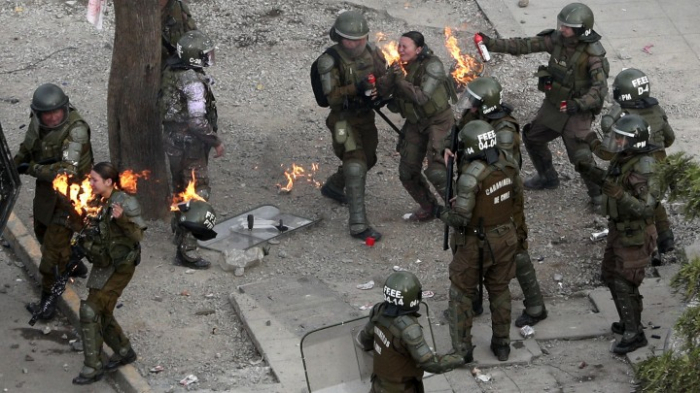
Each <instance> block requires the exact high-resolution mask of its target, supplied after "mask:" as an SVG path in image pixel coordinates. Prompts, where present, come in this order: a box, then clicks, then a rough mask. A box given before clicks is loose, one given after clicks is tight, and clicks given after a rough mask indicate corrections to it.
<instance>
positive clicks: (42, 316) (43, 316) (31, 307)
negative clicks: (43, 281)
mask: <svg viewBox="0 0 700 393" xmlns="http://www.w3.org/2000/svg"><path fill="white" fill-rule="evenodd" d="M49 296H51V295H50V294H48V293H45V292H42V293H41V300H40V301H39V302H36V303H28V304H27V305H26V306H25V307H26V309H27V311H29V312H30V313H31V314H32V315H34V314H35V313H37V312H39V317H38V319H39V320H40V321H50V320H52V319H53V317H54V316H55V315H56V302H53V303H51V304H49V305H48V307H46V310H45V311H44V312H40V311H41V310H42V309H43V308H44V305H45V304H46V302H47V301H48V300H49Z"/></svg>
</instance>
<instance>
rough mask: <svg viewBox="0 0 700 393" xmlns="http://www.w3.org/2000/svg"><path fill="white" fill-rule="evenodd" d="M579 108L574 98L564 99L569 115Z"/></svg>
mask: <svg viewBox="0 0 700 393" xmlns="http://www.w3.org/2000/svg"><path fill="white" fill-rule="evenodd" d="M580 109H581V108H579V106H578V104H577V103H576V101H574V100H567V101H566V113H567V114H569V115H573V114H574V113H576V112H578V111H579V110H580Z"/></svg>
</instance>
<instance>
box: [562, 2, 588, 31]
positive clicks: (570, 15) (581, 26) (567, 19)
mask: <svg viewBox="0 0 700 393" xmlns="http://www.w3.org/2000/svg"><path fill="white" fill-rule="evenodd" d="M561 26H567V27H571V28H572V29H573V30H574V34H576V36H577V37H587V36H588V35H590V34H591V33H592V32H593V11H591V9H590V8H589V7H588V6H587V5H585V4H583V3H571V4H569V5H567V6H566V7H564V8H562V10H561V11H560V12H559V15H557V30H558V29H559V28H560V27H561Z"/></svg>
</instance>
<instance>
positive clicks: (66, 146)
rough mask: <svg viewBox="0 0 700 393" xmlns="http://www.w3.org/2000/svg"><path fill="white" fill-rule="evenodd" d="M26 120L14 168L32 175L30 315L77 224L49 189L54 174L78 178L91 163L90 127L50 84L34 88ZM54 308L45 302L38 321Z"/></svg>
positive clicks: (82, 271) (81, 272) (82, 269)
mask: <svg viewBox="0 0 700 393" xmlns="http://www.w3.org/2000/svg"><path fill="white" fill-rule="evenodd" d="M31 109H32V113H31V116H30V117H31V119H30V121H29V128H28V129H27V134H26V135H25V137H24V141H23V142H22V143H21V144H20V146H19V151H18V152H17V154H16V155H15V157H14V162H15V165H16V166H17V171H18V172H19V173H20V174H27V175H30V176H32V177H35V178H36V188H35V190H36V191H35V193H34V207H33V210H32V212H33V215H34V234H35V235H36V238H37V240H38V241H39V244H41V264H40V265H39V272H40V273H41V301H40V302H39V303H30V304H28V305H27V310H29V312H31V313H32V314H34V313H35V311H38V310H41V309H43V308H44V305H45V303H46V301H47V299H48V298H49V295H50V294H51V287H53V285H54V282H55V281H56V280H55V277H56V268H58V274H59V275H60V274H63V272H64V270H65V268H66V265H67V264H68V261H69V259H70V256H71V250H70V240H71V237H72V236H73V231H74V230H75V229H77V228H78V226H79V224H80V222H79V221H80V220H79V218H78V217H77V216H76V215H75V213H74V211H73V206H72V205H71V203H70V201H68V200H67V199H66V198H65V197H62V196H60V195H59V194H58V192H57V191H55V190H54V189H53V185H52V182H53V180H54V178H55V177H56V176H57V175H58V174H59V173H66V174H69V175H70V176H71V179H72V180H74V181H76V182H78V183H79V182H81V181H82V180H83V179H84V178H85V177H86V176H87V175H88V173H90V168H91V167H92V163H93V155H92V146H91V144H90V126H89V125H88V124H87V123H86V122H85V120H83V118H82V117H81V116H80V114H79V113H78V111H77V110H76V109H75V108H74V107H73V105H71V104H70V101H69V99H68V96H67V95H66V94H65V93H64V92H63V90H62V89H61V88H60V87H58V86H56V85H54V84H51V83H46V84H43V85H41V86H39V87H38V88H37V89H36V90H35V91H34V96H33V97H32V103H31ZM87 273H88V269H87V267H86V266H85V264H83V263H82V262H80V263H79V264H78V267H77V268H76V269H75V270H74V271H73V273H72V274H71V275H72V276H81V277H84V276H86V275H87ZM55 311H56V306H55V303H53V304H51V305H49V307H48V308H46V310H45V311H44V312H43V313H40V314H39V319H41V320H49V319H51V318H53V316H54V314H55Z"/></svg>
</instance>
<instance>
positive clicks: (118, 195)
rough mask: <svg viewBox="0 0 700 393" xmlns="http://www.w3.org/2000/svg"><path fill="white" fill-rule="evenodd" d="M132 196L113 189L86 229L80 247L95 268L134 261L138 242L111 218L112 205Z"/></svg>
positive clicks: (121, 202) (136, 255) (137, 250)
mask: <svg viewBox="0 0 700 393" xmlns="http://www.w3.org/2000/svg"><path fill="white" fill-rule="evenodd" d="M128 198H133V197H132V196H130V195H128V194H126V193H125V192H123V191H118V190H114V192H113V193H112V195H111V196H110V198H109V199H108V200H107V201H104V202H102V208H101V209H100V212H99V213H98V214H97V218H96V219H95V222H94V223H92V224H91V225H92V226H91V228H88V229H86V233H85V237H84V238H83V239H82V240H81V247H82V248H83V250H84V251H85V255H86V256H87V258H88V260H89V261H90V262H91V263H92V264H93V265H95V267H97V268H107V267H110V266H115V267H116V266H117V265H119V264H120V263H123V262H131V261H134V260H135V259H136V258H137V257H138V252H139V249H138V245H139V243H138V242H136V241H134V240H132V239H131V238H129V236H128V233H127V232H126V231H125V230H124V229H123V228H121V227H120V226H118V225H117V224H116V222H115V220H113V219H112V218H111V216H112V205H113V204H115V203H118V204H122V205H123V204H124V201H126V200H127V199H128Z"/></svg>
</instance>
